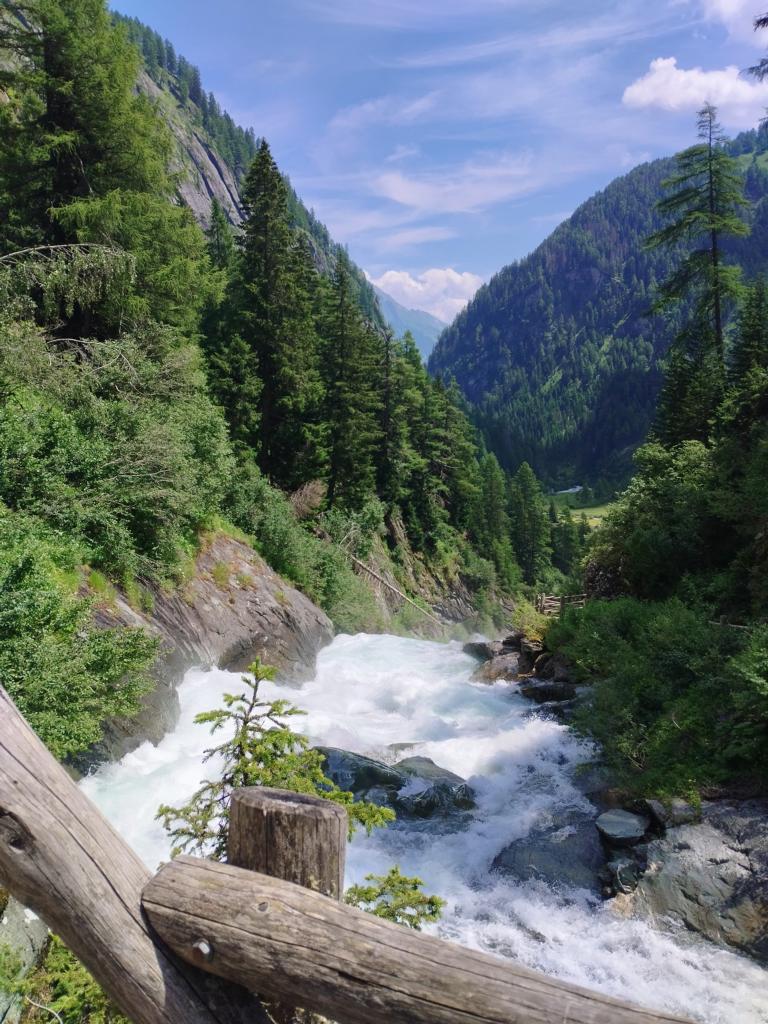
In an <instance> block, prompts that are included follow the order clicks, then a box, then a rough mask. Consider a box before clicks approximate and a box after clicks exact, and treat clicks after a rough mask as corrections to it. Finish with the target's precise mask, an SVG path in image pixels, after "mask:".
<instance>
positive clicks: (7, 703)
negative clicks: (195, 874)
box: [0, 687, 265, 1024]
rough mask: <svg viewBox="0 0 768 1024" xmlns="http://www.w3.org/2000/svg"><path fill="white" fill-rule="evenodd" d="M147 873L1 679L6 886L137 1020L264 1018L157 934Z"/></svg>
mask: <svg viewBox="0 0 768 1024" xmlns="http://www.w3.org/2000/svg"><path fill="white" fill-rule="evenodd" d="M149 877H150V872H149V871H148V870H147V868H146V867H145V866H144V864H142V862H141V860H140V859H139V857H138V856H137V855H136V854H135V853H134V852H133V850H132V849H131V848H130V847H129V846H128V845H127V844H126V843H125V842H124V841H123V840H122V839H121V838H120V836H119V835H118V834H117V832H116V831H115V830H114V829H113V828H112V826H111V825H110V824H109V822H108V821H107V820H106V819H105V818H104V817H102V815H101V814H100V813H99V811H98V810H97V809H96V808H95V807H94V806H93V804H91V803H90V801H89V800H88V798H87V797H86V796H85V795H84V793H83V792H82V791H81V790H80V789H78V787H77V786H76V785H75V783H74V782H73V781H72V779H70V777H69V775H67V773H66V771H65V770H64V768H63V767H62V766H61V765H60V764H59V763H58V762H57V761H56V760H55V758H53V757H52V756H51V754H50V753H49V752H48V751H47V750H46V748H45V747H44V746H43V744H42V743H41V742H40V740H39V739H38V738H37V736H35V734H34V733H33V732H32V730H31V729H30V728H29V726H28V725H27V723H26V722H25V721H24V719H23V718H22V716H21V715H20V714H19V712H18V711H17V710H16V708H15V707H14V704H13V702H12V701H11V699H10V697H9V696H8V694H7V693H6V692H5V690H3V689H2V687H0V884H2V885H3V886H4V887H5V888H6V889H7V890H8V891H9V892H10V893H12V894H13V895H14V896H15V897H16V899H18V900H19V901H20V902H21V903H23V904H24V906H26V907H29V908H30V910H33V911H34V912H35V913H36V914H38V915H39V916H40V917H41V918H42V919H43V920H44V921H45V922H46V924H47V925H48V927H49V928H52V929H53V931H55V932H56V934H57V935H60V936H61V938H62V939H63V940H64V942H65V943H66V945H67V946H68V947H69V948H70V949H71V950H72V952H73V953H75V955H76V956H78V957H79V958H80V960H82V962H83V963H84V964H85V966H86V967H87V968H88V970H89V971H90V972H91V973H92V974H93V976H94V977H95V978H96V980H97V981H98V982H99V984H100V985H102V987H103V988H104V989H105V990H106V992H107V994H108V995H109V997H110V999H112V1000H113V1001H114V1003H115V1004H116V1005H117V1006H118V1007H119V1008H120V1010H121V1011H122V1012H123V1013H124V1014H125V1016H126V1017H128V1018H129V1020H131V1021H132V1022H133V1024H182V1022H183V1024H253V1022H254V1021H262V1020H264V1019H265V1018H264V1015H263V1011H261V1009H260V1005H259V1004H258V1003H257V1002H256V1001H255V1000H254V999H253V997H252V996H251V995H249V994H248V993H247V992H246V991H245V990H244V989H241V988H240V987H239V986H236V985H232V984H226V983H225V984H222V983H221V982H220V981H219V980H217V979H216V980H214V983H213V984H211V981H212V980H213V979H212V978H211V976H210V974H207V973H204V972H203V971H199V970H197V969H195V968H194V967H191V966H187V965H186V964H183V963H181V962H180V961H179V960H178V959H177V958H176V957H175V956H174V955H173V954H172V953H171V952H170V951H169V950H167V949H166V948H165V947H164V946H162V945H161V944H160V943H158V942H157V941H156V939H155V937H154V935H153V934H152V932H151V930H150V928H149V927H148V925H147V924H146V922H145V919H144V915H143V914H142V910H141V891H142V889H143V888H144V886H145V884H146V883H147V880H148V879H149ZM193 947H194V941H193ZM188 953H189V956H187V957H185V959H187V960H189V961H190V962H191V963H194V962H195V961H196V960H199V959H200V955H201V954H200V952H199V950H197V949H196V948H192V947H191V948H190V950H189V951H188Z"/></svg>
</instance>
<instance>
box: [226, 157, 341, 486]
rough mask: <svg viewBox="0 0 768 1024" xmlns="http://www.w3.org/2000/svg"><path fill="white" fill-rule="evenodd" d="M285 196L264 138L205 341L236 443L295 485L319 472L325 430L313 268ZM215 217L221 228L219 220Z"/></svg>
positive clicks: (272, 474) (279, 480)
mask: <svg viewBox="0 0 768 1024" xmlns="http://www.w3.org/2000/svg"><path fill="white" fill-rule="evenodd" d="M287 199H288V193H287V186H286V184H285V181H284V179H283V177H282V175H281V174H280V172H279V170H278V168H277V165H276V164H275V162H274V160H273V158H272V154H271V152H270V150H269V146H268V145H267V143H266V142H265V141H264V142H262V143H261V145H260V147H259V150H258V153H257V155H256V158H255V159H254V161H253V163H252V165H251V167H250V169H249V171H248V175H247V177H246V180H245V184H244V187H243V206H244V208H245V214H246V216H245V221H244V222H243V232H242V236H241V238H240V253H239V254H238V257H237V260H236V265H235V269H234V273H233V278H232V283H231V286H230V288H229V289H228V293H227V296H226V298H225V300H224V303H223V308H222V311H221V316H220V322H219V324H218V326H217V327H216V328H215V330H213V331H211V334H210V336H209V337H208V339H207V342H206V347H207V349H208V351H209V353H210V365H211V368H212V374H213V378H214V387H215V388H216V391H217V394H218V395H219V397H220V400H221V401H222V402H223V403H224V408H225V411H226V412H227V415H228V416H229V417H230V422H231V423H232V426H233V430H234V431H235V436H236V438H237V440H238V441H239V442H240V443H242V444H244V445H246V446H247V447H249V448H251V449H252V450H253V451H254V452H255V453H256V455H257V459H258V462H259V465H260V467H261V469H262V470H263V471H264V473H265V474H266V475H267V476H268V477H269V478H270V479H271V480H273V481H274V482H275V483H276V484H278V485H279V486H282V487H286V488H293V487H297V486H299V485H300V484H301V483H305V482H306V481H307V480H308V479H311V478H312V476H313V475H316V474H317V473H318V472H319V470H320V467H321V464H322V461H323V453H322V450H321V449H322V433H323V432H322V428H321V424H320V422H319V418H320V405H321V398H322V388H321V381H320V374H319V367H318V341H317V335H316V330H315V322H314V303H315V291H316V282H315V278H316V274H315V271H314V268H313V266H312V260H311V254H310V252H309V249H308V247H307V245H306V243H305V242H304V241H302V240H301V239H300V238H299V237H297V235H296V233H295V232H294V231H293V229H292V228H291V226H290V223H289V217H288V205H287ZM217 223H218V227H217V233H218V232H219V228H223V224H222V223H221V218H220V217H218V216H217ZM212 230H213V226H212ZM212 255H214V254H213V253H212ZM214 258H216V257H215V256H214ZM254 402H255V404H254Z"/></svg>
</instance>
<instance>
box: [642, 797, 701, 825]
mask: <svg viewBox="0 0 768 1024" xmlns="http://www.w3.org/2000/svg"><path fill="white" fill-rule="evenodd" d="M645 806H646V807H647V808H648V813H649V814H650V816H651V818H653V820H654V822H655V823H656V824H657V825H658V827H659V828H661V829H666V828H674V827H675V826H677V825H691V824H692V823H693V822H695V821H699V820H700V819H701V811H700V810H699V809H698V808H696V807H694V806H693V804H689V803H688V802H687V801H686V800H681V799H679V798H675V799H674V800H670V801H667V802H665V803H662V802H661V800H646V801H645Z"/></svg>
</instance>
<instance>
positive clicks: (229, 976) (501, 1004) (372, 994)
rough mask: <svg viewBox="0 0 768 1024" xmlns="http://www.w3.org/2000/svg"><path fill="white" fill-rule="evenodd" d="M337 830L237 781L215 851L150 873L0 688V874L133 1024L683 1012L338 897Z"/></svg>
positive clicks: (661, 1018) (343, 826)
mask: <svg viewBox="0 0 768 1024" xmlns="http://www.w3.org/2000/svg"><path fill="white" fill-rule="evenodd" d="M346 837H347V819H346V812H345V811H344V810H343V808H341V807H339V806H338V805H335V804H332V803H330V802H328V801H326V800H321V799H318V798H314V797H308V796H300V795H297V794H295V793H283V792H278V791H275V790H267V789H258V788H251V789H247V790H240V791H238V792H236V793H235V795H234V798H233V804H232V813H231V823H230V845H229V863H227V864H220V863H216V862H213V861H206V860H202V859H196V858H191V857H179V858H177V859H176V860H174V861H172V862H171V863H169V864H166V865H164V866H163V867H162V868H161V869H160V871H159V872H158V873H157V874H156V875H155V876H154V877H152V876H151V875H150V872H149V871H147V869H146V868H145V867H144V865H143V864H142V863H141V861H140V860H139V859H138V857H137V856H136V854H135V853H134V852H133V850H131V849H130V848H129V847H128V846H127V845H126V844H125V843H124V842H123V840H122V839H121V838H120V837H119V835H118V834H117V832H115V830H114V829H113V828H112V826H111V825H110V824H109V823H108V822H107V821H106V820H105V819H104V818H103V817H102V815H101V814H100V813H99V811H98V810H97V809H96V808H95V807H94V806H93V805H92V804H91V803H90V802H89V801H88V799H87V798H86V797H85V795H84V794H83V793H82V791H81V790H79V789H78V788H77V786H76V785H75V784H74V782H73V781H72V780H71V779H70V777H69V775H68V774H67V772H66V771H65V770H64V768H63V767H62V766H61V765H59V764H58V763H57V762H56V761H55V760H54V758H53V757H52V756H51V755H50V754H49V753H48V751H47V750H46V749H45V748H44V747H43V745H42V744H41V743H40V741H39V740H38V739H37V738H36V736H35V735H34V733H33V732H32V730H31V729H30V728H29V727H28V726H27V724H26V723H25V721H24V720H23V718H22V717H21V715H20V714H19V713H18V711H17V710H16V708H15V707H14V705H13V703H12V702H11V700H10V699H9V697H8V695H7V694H6V693H5V691H4V690H2V688H0V883H2V885H4V886H5V887H6V888H7V889H8V890H9V891H10V892H11V893H12V894H13V895H14V896H15V897H16V898H17V899H19V900H20V901H22V902H23V903H24V904H25V905H26V906H28V907H29V908H31V909H32V910H34V911H35V912H36V913H37V914H39V915H40V916H41V917H42V918H43V919H44V920H45V921H46V922H47V924H48V926H49V927H50V928H51V929H53V931H55V932H56V933H57V934H59V935H60V936H61V937H62V939H63V940H64V942H65V943H66V944H67V945H68V946H69V947H70V949H72V951H73V952H74V953H75V954H76V955H77V956H78V957H79V958H80V959H81V960H82V961H83V963H84V964H85V965H86V967H87V968H88V969H89V970H90V971H91V973H92V974H93V975H94V977H95V978H96V980H97V981H98V982H99V983H100V984H101V985H102V986H103V987H104V989H105V990H106V991H107V993H108V994H109V996H110V997H111V998H112V999H113V1000H114V1002H115V1003H116V1005H117V1006H118V1007H119V1008H120V1010H121V1011H122V1012H123V1013H124V1014H125V1015H126V1016H127V1017H128V1018H129V1020H131V1021H132V1024H254V1022H258V1024H262V1022H267V1021H272V1022H274V1021H279V1022H287V1021H289V1020H291V1019H292V1017H293V1016H294V1013H293V1011H292V1010H291V1007H295V1006H300V1007H303V1008H304V1009H306V1010H310V1011H314V1012H316V1013H320V1014H324V1015H327V1016H329V1017H330V1018H331V1019H333V1020H335V1021H337V1022H339V1024H406V1022H411V1024H486V1022H488V1024H490V1022H494V1024H662V1022H666V1024H671V1022H673V1021H676V1022H678V1024H679V1022H680V1021H681V1018H679V1017H675V1016H672V1015H670V1014H666V1013H663V1012H662V1013H659V1012H653V1011H650V1010H643V1009H640V1008H638V1007H633V1006H631V1005H629V1004H626V1003H624V1002H621V1001H618V1000H615V999H611V998H609V997H608V996H605V995H601V994H599V993H597V992H590V991H588V990H586V989H582V988H576V987H575V986H572V985H567V984H564V983H563V982H560V981H555V980H554V979H552V978H548V977H546V976H545V975H543V974H538V973H536V972H534V971H531V970H527V969H526V968H524V967H520V966H518V965H517V964H515V963H512V962H510V961H508V960H500V959H497V958H495V957H492V956H488V955H486V954H484V953H478V952H476V951H474V950H469V949H463V948H461V947H459V946H456V945H453V944H452V943H449V942H444V941H442V940H441V939H437V938H434V937H432V936H427V935H422V934H420V933H417V932H413V931H409V930H407V929H405V928H403V927H401V926H398V925H394V924H391V923H389V922H387V921H383V920H381V919H380V918H377V917H375V916H373V915H371V914H365V913H363V912H361V911H359V910H356V909H353V908H352V907H348V906H345V905H344V904H343V903H341V902H340V898H341V893H342V883H343V876H344V854H345V848H346ZM254 992H258V993H260V994H261V998H260V997H257V996H255V995H252V993H254ZM264 1000H267V1001H268V1002H266V1003H265V1002H264Z"/></svg>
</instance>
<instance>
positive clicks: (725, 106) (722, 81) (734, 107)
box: [623, 57, 768, 128]
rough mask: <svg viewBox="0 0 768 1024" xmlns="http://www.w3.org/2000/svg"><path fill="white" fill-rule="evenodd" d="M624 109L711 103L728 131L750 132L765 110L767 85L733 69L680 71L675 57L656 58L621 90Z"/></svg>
mask: <svg viewBox="0 0 768 1024" xmlns="http://www.w3.org/2000/svg"><path fill="white" fill-rule="evenodd" d="M623 99H624V103H625V104H626V105H627V106H628V107H636V108H643V107H658V108H660V109H661V110H671V111H678V110H696V109H697V108H698V107H700V106H701V105H702V103H705V102H709V103H713V104H714V105H715V106H716V107H717V108H718V111H719V113H720V116H721V118H722V120H723V121H724V122H725V123H726V124H728V125H729V126H731V127H735V128H751V127H754V125H755V124H756V123H757V121H758V120H759V119H760V117H761V116H762V115H763V113H764V111H765V108H766V106H768V82H758V81H756V80H754V79H750V78H745V77H744V76H743V75H742V73H741V72H740V70H739V69H738V68H737V67H735V66H733V65H732V66H730V67H727V68H721V69H719V70H715V71H704V69H703V68H681V67H678V65H677V60H676V58H675V57H658V58H657V59H656V60H654V61H651V66H650V69H649V70H648V72H647V73H646V74H645V75H643V76H642V78H638V79H637V81H635V82H633V83H632V84H631V85H629V86H627V88H626V89H625V90H624V97H623Z"/></svg>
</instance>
